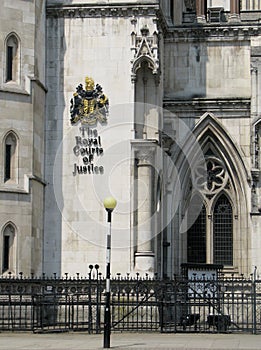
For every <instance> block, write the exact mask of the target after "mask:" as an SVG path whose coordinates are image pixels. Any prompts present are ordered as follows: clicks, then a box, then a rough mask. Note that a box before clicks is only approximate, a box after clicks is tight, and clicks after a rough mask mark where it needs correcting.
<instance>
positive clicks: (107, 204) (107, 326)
mask: <svg viewBox="0 0 261 350" xmlns="http://www.w3.org/2000/svg"><path fill="white" fill-rule="evenodd" d="M116 204H117V201H116V199H114V198H113V197H107V198H105V199H104V201H103V205H104V208H105V209H106V211H107V213H108V217H107V222H108V223H109V230H108V231H107V248H106V300H105V312H104V337H103V347H104V348H109V347H110V338H111V310H110V298H111V290H110V274H111V217H112V212H113V209H114V208H115V207H116Z"/></svg>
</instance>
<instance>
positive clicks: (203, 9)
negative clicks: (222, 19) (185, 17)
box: [196, 0, 207, 23]
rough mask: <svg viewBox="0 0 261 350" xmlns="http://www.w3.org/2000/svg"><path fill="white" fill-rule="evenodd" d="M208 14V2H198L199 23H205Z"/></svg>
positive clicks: (204, 0) (201, 0)
mask: <svg viewBox="0 0 261 350" xmlns="http://www.w3.org/2000/svg"><path fill="white" fill-rule="evenodd" d="M206 13H207V1H206V0H196V15H197V22H199V23H205V22H206Z"/></svg>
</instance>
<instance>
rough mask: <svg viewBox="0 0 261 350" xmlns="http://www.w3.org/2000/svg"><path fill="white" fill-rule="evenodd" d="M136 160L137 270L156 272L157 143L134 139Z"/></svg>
mask: <svg viewBox="0 0 261 350" xmlns="http://www.w3.org/2000/svg"><path fill="white" fill-rule="evenodd" d="M132 145H133V146H134V154H135V161H136V166H137V169H136V170H137V179H136V189H135V190H134V192H135V193H136V198H135V199H134V200H135V208H136V213H137V215H136V220H137V223H136V235H137V237H136V252H135V256H134V258H135V271H137V272H139V273H141V274H144V273H148V274H151V275H153V274H154V264H155V263H154V259H155V254H154V252H153V247H152V240H153V238H154V229H153V226H154V225H152V223H153V221H152V220H153V203H154V200H153V198H154V193H153V178H154V161H155V151H156V143H155V142H153V141H147V140H134V141H132Z"/></svg>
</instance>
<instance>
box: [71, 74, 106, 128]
mask: <svg viewBox="0 0 261 350" xmlns="http://www.w3.org/2000/svg"><path fill="white" fill-rule="evenodd" d="M108 111H109V100H108V98H107V97H106V95H105V94H104V93H103V91H102V87H101V85H99V84H96V86H95V83H94V80H93V79H92V78H91V77H86V78H85V89H84V88H83V85H82V84H79V85H78V86H77V88H76V92H75V93H74V94H73V97H72V98H71V107H70V113H71V119H70V120H71V124H72V125H74V124H77V122H78V121H80V122H81V123H82V124H88V125H95V124H96V123H97V121H99V122H100V123H102V124H103V123H105V122H106V121H107V115H108Z"/></svg>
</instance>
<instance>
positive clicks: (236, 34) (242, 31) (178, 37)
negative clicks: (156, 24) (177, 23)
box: [164, 24, 261, 42]
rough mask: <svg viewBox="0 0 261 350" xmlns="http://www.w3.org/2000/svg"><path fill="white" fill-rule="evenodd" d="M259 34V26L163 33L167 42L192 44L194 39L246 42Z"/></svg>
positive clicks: (196, 28) (193, 29) (209, 28)
mask: <svg viewBox="0 0 261 350" xmlns="http://www.w3.org/2000/svg"><path fill="white" fill-rule="evenodd" d="M260 34H261V27H260V26H234V25H233V26H231V25H230V26H229V25H223V26H218V27H217V26H212V25H211V24H209V25H208V24H206V25H202V26H198V27H194V26H191V27H189V28H184V27H183V28H172V29H169V30H165V31H164V37H165V40H166V41H169V42H180V41H185V42H193V41H195V39H197V40H204V41H219V40H222V41H234V40H235V39H236V40H248V39H250V38H251V36H258V35H260Z"/></svg>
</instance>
